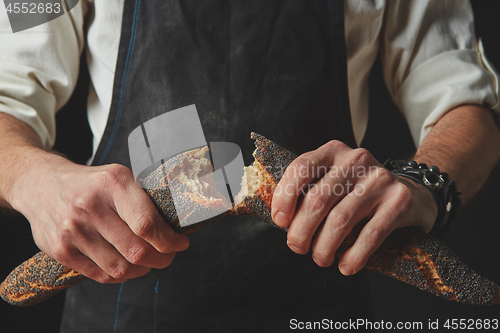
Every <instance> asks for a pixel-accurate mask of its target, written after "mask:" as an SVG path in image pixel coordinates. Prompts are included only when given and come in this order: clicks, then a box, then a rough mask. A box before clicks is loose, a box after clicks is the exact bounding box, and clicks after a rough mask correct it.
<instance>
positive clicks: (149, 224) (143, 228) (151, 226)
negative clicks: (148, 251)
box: [132, 212, 155, 239]
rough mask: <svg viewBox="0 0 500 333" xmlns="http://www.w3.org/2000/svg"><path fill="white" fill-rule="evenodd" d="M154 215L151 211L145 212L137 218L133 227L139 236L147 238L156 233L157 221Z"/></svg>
mask: <svg viewBox="0 0 500 333" xmlns="http://www.w3.org/2000/svg"><path fill="white" fill-rule="evenodd" d="M152 215H153V214H151V213H147V212H144V213H142V214H141V216H140V217H139V218H137V219H136V220H135V222H134V223H133V227H132V229H133V231H134V233H135V234H136V235H137V236H139V237H141V238H143V239H145V238H149V237H150V236H152V235H153V234H154V231H155V223H154V218H153V216H152Z"/></svg>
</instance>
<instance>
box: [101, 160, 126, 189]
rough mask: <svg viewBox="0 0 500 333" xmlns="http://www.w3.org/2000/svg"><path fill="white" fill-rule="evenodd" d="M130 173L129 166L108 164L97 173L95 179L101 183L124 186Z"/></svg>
mask: <svg viewBox="0 0 500 333" xmlns="http://www.w3.org/2000/svg"><path fill="white" fill-rule="evenodd" d="M131 175H132V172H131V170H130V169H129V168H127V167H125V166H123V165H120V164H109V165H106V166H104V167H103V168H102V169H101V170H100V171H99V172H98V173H97V179H98V181H99V183H102V184H107V185H114V186H120V187H124V186H125V185H126V184H127V183H128V181H129V180H130V177H131Z"/></svg>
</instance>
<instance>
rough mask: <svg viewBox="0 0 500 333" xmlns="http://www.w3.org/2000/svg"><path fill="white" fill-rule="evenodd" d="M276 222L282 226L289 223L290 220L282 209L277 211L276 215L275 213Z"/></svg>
mask: <svg viewBox="0 0 500 333" xmlns="http://www.w3.org/2000/svg"><path fill="white" fill-rule="evenodd" d="M274 223H276V224H277V225H279V226H280V227H284V226H286V225H287V224H288V220H287V218H286V215H285V213H283V212H282V211H279V212H277V213H276V215H274Z"/></svg>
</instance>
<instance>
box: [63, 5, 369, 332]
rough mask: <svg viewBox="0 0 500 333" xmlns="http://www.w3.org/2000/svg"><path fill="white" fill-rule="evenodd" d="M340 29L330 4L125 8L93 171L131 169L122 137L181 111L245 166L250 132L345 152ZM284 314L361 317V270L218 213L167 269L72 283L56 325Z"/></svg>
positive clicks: (364, 310) (280, 317) (162, 325)
mask: <svg viewBox="0 0 500 333" xmlns="http://www.w3.org/2000/svg"><path fill="white" fill-rule="evenodd" d="M101 15H102V14H101ZM343 24H344V22H343V2H342V1H333V0H329V1H328V0H324V1H306V0H304V1H299V0H293V1H291V0H289V1H268V0H267V1H266V0H254V1H245V0H241V1H228V0H210V1H196V0H192V1H187V0H179V1H173V0H169V1H164V0H158V1H153V0H150V1H146V0H142V1H141V0H126V1H125V7H124V14H123V26H122V35H121V41H120V47H119V55H118V62H117V67H116V76H115V82H114V88H113V89H114V92H113V100H112V106H111V111H110V115H109V119H108V124H107V127H106V129H105V132H104V136H103V138H102V140H101V143H100V146H99V148H98V150H97V154H96V156H95V158H94V165H101V164H107V163H120V164H123V165H126V166H128V167H130V159H129V154H128V146H127V138H128V135H129V134H130V132H131V131H132V130H133V129H134V128H136V127H137V126H139V125H141V124H142V123H144V122H145V121H147V120H149V119H151V118H154V117H155V116H158V115H160V114H163V113H165V112H167V111H171V110H174V109H177V108H180V107H183V106H186V105H190V104H196V107H197V109H198V113H199V116H200V120H201V124H202V126H203V130H204V133H205V136H206V140H207V141H208V142H215V141H225V142H233V143H236V144H238V145H239V146H240V147H241V149H242V152H243V155H244V160H245V164H247V165H248V164H249V163H250V162H251V161H252V157H251V153H252V152H253V150H254V146H253V141H252V140H250V138H249V136H250V132H251V131H255V132H257V133H260V134H263V135H265V136H266V137H268V138H270V139H272V140H273V141H275V142H277V143H278V144H280V145H281V146H283V147H286V148H288V149H289V150H291V151H293V152H295V153H296V154H301V153H304V152H306V151H310V150H313V149H316V148H318V147H319V146H321V145H322V144H324V143H326V142H327V141H329V140H332V139H341V140H343V141H344V142H346V143H348V144H350V145H351V146H353V147H354V146H355V141H354V135H353V131H352V125H351V119H350V112H349V100H348V91H347V66H346V56H345V42H344V26H343ZM166 144H168V143H166ZM294 318H295V319H297V320H299V321H313V320H318V321H319V320H322V319H323V318H328V319H331V320H334V321H339V320H345V319H348V318H353V319H357V318H370V310H369V295H368V285H367V280H366V274H365V273H364V272H363V273H360V274H357V275H355V276H354V277H348V278H347V277H343V276H341V275H340V273H338V269H337V267H336V263H334V265H332V267H330V268H328V269H325V268H320V267H318V266H316V264H314V262H313V261H312V259H311V256H310V254H308V255H305V256H300V255H297V254H295V253H293V252H292V251H290V250H289V249H288V247H287V245H286V233H285V232H283V231H281V230H278V229H274V228H272V227H269V226H268V225H266V224H264V223H260V222H258V221H256V220H253V219H251V218H246V217H238V218H235V217H229V218H224V219H222V220H219V221H216V222H213V223H211V224H210V225H209V226H207V227H205V228H204V229H202V230H201V231H199V232H197V233H195V234H193V235H191V236H190V247H189V249H187V250H186V251H184V252H182V253H178V254H177V256H176V258H175V260H174V262H173V263H172V264H171V265H170V266H169V267H167V268H166V269H163V270H152V271H151V272H150V273H149V274H147V275H146V276H144V277H141V278H137V279H133V280H130V281H127V282H126V283H123V284H118V285H101V284H98V283H96V282H93V281H88V282H86V283H83V284H81V285H80V286H77V287H74V288H71V289H70V290H69V291H68V293H67V297H66V303H65V309H64V318H63V323H62V331H63V332H72V333H74V332H167V331H168V332H178V331H179V332H195V331H214V332H242V331H252V332H265V331H269V332H280V331H284V330H287V329H288V328H289V327H290V320H291V319H294Z"/></svg>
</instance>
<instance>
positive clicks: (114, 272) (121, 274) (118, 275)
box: [108, 265, 130, 280]
mask: <svg viewBox="0 0 500 333" xmlns="http://www.w3.org/2000/svg"><path fill="white" fill-rule="evenodd" d="M129 272H130V268H129V266H128V265H127V266H122V265H117V266H115V267H111V268H110V270H109V272H108V273H109V275H110V276H111V277H112V278H113V279H116V280H122V279H126V278H127V276H128V275H129Z"/></svg>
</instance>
